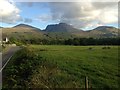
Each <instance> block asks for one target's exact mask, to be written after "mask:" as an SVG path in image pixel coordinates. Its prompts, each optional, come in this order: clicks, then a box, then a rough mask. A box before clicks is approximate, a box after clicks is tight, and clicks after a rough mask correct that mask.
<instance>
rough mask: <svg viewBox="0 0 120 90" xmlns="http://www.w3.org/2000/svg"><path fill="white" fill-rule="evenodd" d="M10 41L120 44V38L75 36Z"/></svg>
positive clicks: (26, 42) (58, 43)
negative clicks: (71, 37) (69, 37)
mask: <svg viewBox="0 0 120 90" xmlns="http://www.w3.org/2000/svg"><path fill="white" fill-rule="evenodd" d="M9 43H16V44H40V45H76V46H77V45H120V38H73V39H40V38H34V39H15V38H10V42H9Z"/></svg>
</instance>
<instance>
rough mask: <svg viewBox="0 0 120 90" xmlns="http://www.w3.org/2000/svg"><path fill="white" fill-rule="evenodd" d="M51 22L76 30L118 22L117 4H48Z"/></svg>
mask: <svg viewBox="0 0 120 90" xmlns="http://www.w3.org/2000/svg"><path fill="white" fill-rule="evenodd" d="M49 8H50V11H51V15H52V20H58V21H61V22H65V23H68V24H72V25H74V26H75V27H78V28H87V27H96V26H98V25H106V24H112V23H117V22H118V3H117V2H80V3H78V2H77V3H69V2H67V3H65V2H61V3H59V2H57V3H54V2H52V3H49Z"/></svg>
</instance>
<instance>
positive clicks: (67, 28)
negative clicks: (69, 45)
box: [45, 23, 81, 33]
mask: <svg viewBox="0 0 120 90" xmlns="http://www.w3.org/2000/svg"><path fill="white" fill-rule="evenodd" d="M45 31H46V32H71V33H72V32H79V31H81V30H79V29H77V28H74V27H73V26H72V25H68V24H66V23H59V24H53V25H48V26H47V27H46V29H45Z"/></svg>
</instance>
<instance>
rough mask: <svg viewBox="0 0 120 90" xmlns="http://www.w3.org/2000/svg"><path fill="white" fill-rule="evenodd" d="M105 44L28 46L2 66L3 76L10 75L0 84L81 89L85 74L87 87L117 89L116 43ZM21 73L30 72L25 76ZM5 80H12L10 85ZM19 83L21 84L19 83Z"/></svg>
mask: <svg viewBox="0 0 120 90" xmlns="http://www.w3.org/2000/svg"><path fill="white" fill-rule="evenodd" d="M104 47H105V46H59V45H56V46H55V45H30V46H28V47H27V51H25V50H22V51H19V52H18V53H16V55H15V56H14V57H13V58H12V60H11V62H10V63H9V64H8V66H7V67H6V68H5V70H4V73H3V74H4V75H5V76H8V74H9V76H10V75H11V77H7V78H5V76H4V78H5V79H4V80H3V86H4V87H31V88H84V87H85V76H87V77H88V80H89V88H90V87H92V88H118V86H119V85H118V79H119V78H120V75H119V74H118V71H119V65H118V46H109V48H104ZM22 57H23V58H22ZM33 62H34V63H33ZM20 63H22V64H20ZM18 67H19V68H18ZM20 67H21V68H22V67H24V68H22V69H21V68H20ZM14 69H15V70H14ZM16 70H18V71H19V73H22V72H21V71H25V72H26V71H27V72H26V73H25V72H24V73H22V74H18V72H17V71H16ZM20 70H21V71H20ZM12 72H13V73H12ZM15 72H16V73H15ZM28 72H29V73H30V74H29V73H28ZM10 73H12V74H10ZM24 74H25V75H26V74H29V75H28V76H27V79H26V77H25V76H24ZM14 75H15V76H14ZM19 75H23V77H24V79H23V80H22V79H21V78H23V77H22V76H21V77H20V76H19ZM13 76H14V77H13ZM10 78H12V79H10ZM16 79H17V80H16ZM18 79H21V81H19V80H18ZM5 80H6V81H5ZM18 81H19V82H18ZM8 82H11V83H12V82H13V83H12V84H9V85H11V86H9V85H8V84H7V83H8ZM21 82H22V84H23V83H24V84H23V85H21Z"/></svg>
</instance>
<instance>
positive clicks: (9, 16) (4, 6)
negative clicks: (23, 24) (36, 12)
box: [0, 0, 22, 23]
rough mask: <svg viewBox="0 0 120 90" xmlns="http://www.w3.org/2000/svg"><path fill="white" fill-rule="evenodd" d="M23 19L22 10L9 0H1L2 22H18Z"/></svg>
mask: <svg viewBox="0 0 120 90" xmlns="http://www.w3.org/2000/svg"><path fill="white" fill-rule="evenodd" d="M20 20H22V18H21V17H20V10H19V9H18V8H17V7H16V6H15V4H14V3H13V2H9V0H0V22H3V23H16V22H17V21H20Z"/></svg>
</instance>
